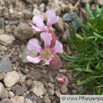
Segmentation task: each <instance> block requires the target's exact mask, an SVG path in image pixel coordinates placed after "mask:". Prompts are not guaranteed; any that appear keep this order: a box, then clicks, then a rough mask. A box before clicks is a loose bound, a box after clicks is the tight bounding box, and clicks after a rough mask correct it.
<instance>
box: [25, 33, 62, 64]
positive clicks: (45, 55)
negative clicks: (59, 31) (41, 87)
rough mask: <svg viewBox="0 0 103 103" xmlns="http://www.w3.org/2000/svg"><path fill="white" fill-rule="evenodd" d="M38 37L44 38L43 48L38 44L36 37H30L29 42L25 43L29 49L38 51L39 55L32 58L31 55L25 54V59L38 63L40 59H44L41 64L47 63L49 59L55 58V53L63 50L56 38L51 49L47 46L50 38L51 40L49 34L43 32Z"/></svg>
mask: <svg viewBox="0 0 103 103" xmlns="http://www.w3.org/2000/svg"><path fill="white" fill-rule="evenodd" d="M40 37H41V38H42V39H43V40H44V46H45V47H44V49H42V48H41V47H40V46H39V45H38V40H37V39H31V40H30V41H29V44H28V45H27V48H28V49H29V50H35V51H37V52H39V53H40V55H39V56H38V57H35V58H33V57H31V56H27V60H28V61H29V62H32V63H38V62H40V61H41V60H44V61H45V64H43V65H49V64H50V61H51V60H52V59H54V58H55V54H56V53H58V52H60V53H62V52H63V45H62V44H61V43H60V42H59V41H58V40H56V43H55V46H54V47H53V48H52V49H51V48H49V46H50V44H51V40H52V37H51V34H50V33H46V32H43V33H41V34H40ZM57 62H58V61H57ZM57 64H58V63H57Z"/></svg>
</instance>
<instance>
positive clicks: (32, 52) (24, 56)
mask: <svg viewBox="0 0 103 103" xmlns="http://www.w3.org/2000/svg"><path fill="white" fill-rule="evenodd" d="M30 40H31V39H30ZM30 40H29V41H30ZM28 43H29V42H28ZM28 43H27V45H28ZM27 45H26V47H25V48H24V50H23V53H22V57H21V61H22V62H23V63H29V61H27V56H28V55H29V56H31V57H36V56H37V54H38V52H37V51H35V50H28V49H27Z"/></svg>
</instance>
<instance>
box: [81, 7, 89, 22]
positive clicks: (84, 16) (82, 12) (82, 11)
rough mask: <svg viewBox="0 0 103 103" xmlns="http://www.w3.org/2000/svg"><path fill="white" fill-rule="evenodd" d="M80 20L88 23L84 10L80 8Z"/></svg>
mask: <svg viewBox="0 0 103 103" xmlns="http://www.w3.org/2000/svg"><path fill="white" fill-rule="evenodd" d="M80 11H81V15H82V18H83V20H84V21H85V22H88V18H87V15H86V12H85V10H84V9H82V8H80Z"/></svg>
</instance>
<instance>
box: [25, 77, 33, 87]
mask: <svg viewBox="0 0 103 103" xmlns="http://www.w3.org/2000/svg"><path fill="white" fill-rule="evenodd" d="M32 85H33V81H32V80H31V79H28V80H27V82H26V86H27V87H28V88H31V87H32Z"/></svg>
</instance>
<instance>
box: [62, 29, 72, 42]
mask: <svg viewBox="0 0 103 103" xmlns="http://www.w3.org/2000/svg"><path fill="white" fill-rule="evenodd" d="M67 36H68V37H70V34H69V29H67V30H65V31H64V33H63V35H62V41H63V42H64V43H67Z"/></svg>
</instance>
